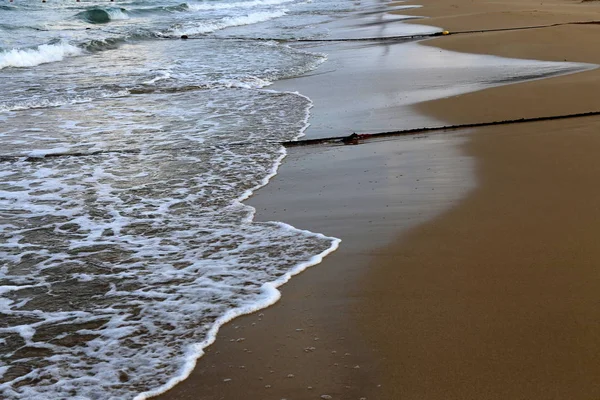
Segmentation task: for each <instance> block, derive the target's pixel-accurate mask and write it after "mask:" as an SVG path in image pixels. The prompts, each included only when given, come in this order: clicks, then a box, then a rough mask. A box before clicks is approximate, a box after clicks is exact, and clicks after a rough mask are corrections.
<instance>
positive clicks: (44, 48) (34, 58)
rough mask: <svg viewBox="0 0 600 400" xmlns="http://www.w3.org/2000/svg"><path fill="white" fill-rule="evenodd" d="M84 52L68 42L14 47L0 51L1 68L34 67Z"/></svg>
mask: <svg viewBox="0 0 600 400" xmlns="http://www.w3.org/2000/svg"><path fill="white" fill-rule="evenodd" d="M82 53H83V50H82V49H80V48H79V47H77V46H73V45H72V44H69V43H66V42H60V43H55V44H42V45H40V46H38V47H36V48H34V49H12V50H8V51H4V52H1V53H0V69H4V68H8V67H15V68H23V67H34V66H36V65H40V64H46V63H51V62H56V61H61V60H63V59H65V58H66V57H73V56H78V55H80V54H82Z"/></svg>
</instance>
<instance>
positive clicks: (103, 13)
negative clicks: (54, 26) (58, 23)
mask: <svg viewBox="0 0 600 400" xmlns="http://www.w3.org/2000/svg"><path fill="white" fill-rule="evenodd" d="M75 16H76V17H77V18H79V19H81V20H83V21H86V22H89V23H90V24H106V23H108V22H110V21H116V20H123V19H129V15H128V14H127V10H126V9H124V8H107V9H103V8H91V9H89V10H85V11H82V12H80V13H77V14H76V15H75Z"/></svg>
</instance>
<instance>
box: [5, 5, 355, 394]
mask: <svg viewBox="0 0 600 400" xmlns="http://www.w3.org/2000/svg"><path fill="white" fill-rule="evenodd" d="M355 7H358V5H354V3H352V2H348V1H340V0H326V1H318V2H313V1H310V0H309V1H306V0H301V1H298V0H248V1H244V0H214V1H197V2H182V1H181V0H144V1H114V2H110V1H84V0H82V1H81V2H77V1H75V0H47V2H45V3H42V2H41V1H32V0H14V1H13V2H8V1H2V2H1V3H0V259H1V262H0V313H1V316H0V398H2V399H28V400H35V399H40V400H41V399H44V400H47V399H52V400H58V399H133V398H135V399H144V398H146V397H148V396H149V395H150V394H151V393H154V394H155V393H160V392H162V391H165V390H167V389H168V388H169V387H171V386H172V385H174V384H175V383H177V382H178V381H180V380H181V379H183V378H184V377H185V376H187V375H188V374H189V372H190V370H191V369H192V368H193V366H194V363H195V360H196V359H197V358H198V357H199V356H201V355H202V353H203V349H204V348H205V347H206V346H208V345H209V344H210V343H211V342H212V341H213V340H214V338H215V335H216V333H217V330H218V328H219V326H221V325H222V324H223V323H225V322H227V321H229V320H231V319H232V318H234V317H236V316H238V315H240V314H244V313H249V312H252V311H255V310H259V309H261V308H264V307H266V306H268V305H270V304H272V303H274V302H275V301H277V299H278V298H279V292H278V291H277V289H276V288H277V287H278V286H279V285H281V284H283V283H284V282H286V281H287V280H288V279H289V278H290V277H291V276H292V275H294V274H296V273H298V272H300V271H302V270H303V269H305V268H306V267H308V266H311V265H314V264H317V263H319V262H320V260H321V259H322V257H323V256H325V255H326V254H327V253H329V252H331V251H333V250H334V249H335V248H336V247H337V246H338V243H339V239H336V238H332V237H326V236H324V235H321V234H318V233H313V232H308V231H303V230H299V229H295V228H294V227H292V226H289V225H287V224H285V223H283V222H270V223H262V222H261V223H259V222H253V215H254V209H253V208H252V207H250V206H247V205H244V204H243V203H242V202H243V200H244V199H247V198H248V197H249V196H250V195H251V194H252V193H253V192H254V191H255V190H256V189H258V188H260V187H261V186H263V185H265V184H266V183H267V182H268V180H269V179H270V178H271V177H272V176H273V175H274V174H275V173H276V171H277V168H278V166H279V164H280V163H281V161H282V159H283V157H284V156H285V154H286V153H285V150H284V148H283V146H282V145H281V144H280V143H281V142H283V141H289V140H294V139H297V138H299V137H301V136H302V135H303V132H304V130H305V129H306V127H307V126H308V118H309V113H310V109H311V106H312V103H311V100H310V99H308V98H307V97H305V96H303V95H302V94H299V93H291V92H280V91H272V90H269V86H270V84H271V83H272V82H274V81H276V80H281V79H286V78H290V77H294V76H298V75H301V74H304V73H306V72H309V71H311V70H313V69H315V68H316V67H317V66H318V65H319V64H321V63H323V62H324V61H325V60H326V56H325V55H324V54H318V53H313V52H307V51H303V50H300V49H294V48H292V47H291V46H289V45H288V44H286V41H285V40H279V39H290V38H311V37H315V38H316V37H325V36H326V35H327V34H328V32H327V29H323V28H320V26H321V25H322V24H323V23H325V22H327V21H331V20H332V19H333V18H335V16H334V14H335V13H336V12H339V11H340V10H351V9H353V8H355ZM275 20H276V23H275V24H274V25H272V27H271V29H270V30H269V33H270V35H271V37H269V38H264V39H265V40H248V38H244V37H229V36H227V34H226V30H227V29H228V28H229V27H236V26H245V25H253V24H258V23H261V22H267V21H275ZM216 33H223V35H222V36H221V37H216V36H215V34H216ZM182 35H187V36H188V37H189V40H182V39H181V36H182Z"/></svg>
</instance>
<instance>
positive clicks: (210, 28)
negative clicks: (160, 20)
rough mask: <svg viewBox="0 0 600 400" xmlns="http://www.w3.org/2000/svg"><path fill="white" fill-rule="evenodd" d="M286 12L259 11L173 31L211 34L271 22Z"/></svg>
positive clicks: (186, 33)
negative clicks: (236, 27)
mask: <svg viewBox="0 0 600 400" xmlns="http://www.w3.org/2000/svg"><path fill="white" fill-rule="evenodd" d="M286 12H287V11H286V10H278V11H259V12H255V13H250V14H247V15H241V16H236V17H225V18H222V19H220V20H214V21H203V22H198V23H195V25H194V26H189V27H187V26H186V27H182V28H177V29H174V30H172V33H173V34H174V35H178V36H179V35H199V34H204V33H211V32H214V31H218V30H221V29H225V28H230V27H234V26H242V25H251V24H257V23H259V22H265V21H269V20H271V19H275V18H280V17H283V16H284V15H286Z"/></svg>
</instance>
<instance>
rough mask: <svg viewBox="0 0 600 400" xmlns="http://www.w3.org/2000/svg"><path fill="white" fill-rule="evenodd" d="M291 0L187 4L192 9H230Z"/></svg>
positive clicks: (290, 0)
mask: <svg viewBox="0 0 600 400" xmlns="http://www.w3.org/2000/svg"><path fill="white" fill-rule="evenodd" d="M292 1H293V0H251V1H240V2H235V3H216V2H214V3H213V2H206V3H194V4H188V6H189V9H190V10H192V11H208V10H230V9H236V8H254V7H260V6H272V5H277V4H285V3H290V2H292Z"/></svg>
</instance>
